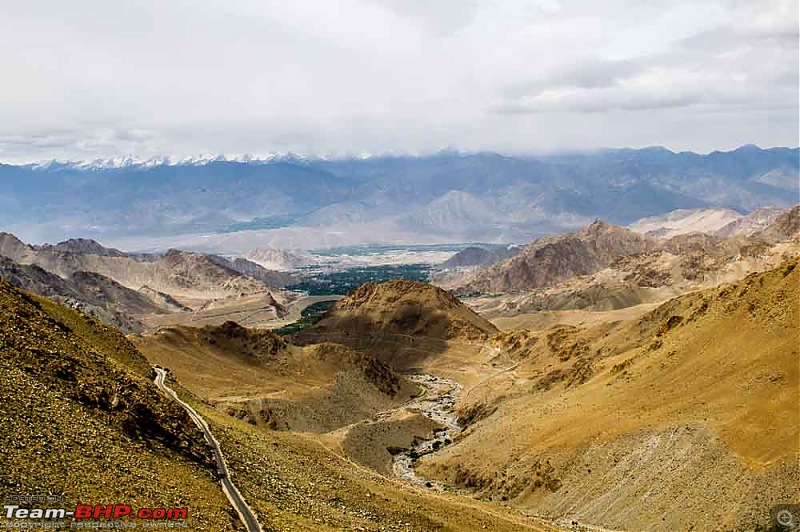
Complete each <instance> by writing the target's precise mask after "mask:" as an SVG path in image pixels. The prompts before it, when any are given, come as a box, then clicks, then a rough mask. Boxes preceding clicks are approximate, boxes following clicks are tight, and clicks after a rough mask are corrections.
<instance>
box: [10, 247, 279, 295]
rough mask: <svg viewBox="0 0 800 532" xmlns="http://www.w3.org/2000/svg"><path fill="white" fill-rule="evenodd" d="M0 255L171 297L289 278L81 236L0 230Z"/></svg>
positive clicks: (254, 288)
mask: <svg viewBox="0 0 800 532" xmlns="http://www.w3.org/2000/svg"><path fill="white" fill-rule="evenodd" d="M0 255H3V256H6V257H8V258H10V259H12V260H14V261H16V262H18V263H21V264H36V265H38V266H40V267H42V268H44V269H46V270H48V271H50V272H52V273H55V274H57V275H59V276H61V277H64V278H68V277H70V276H71V275H72V274H74V273H75V272H77V271H86V272H94V273H98V274H100V275H103V276H105V277H108V278H110V279H113V280H114V281H116V282H117V283H119V284H121V285H123V286H126V287H128V288H131V289H133V290H138V289H140V288H141V287H142V286H148V287H149V288H151V289H153V290H156V291H158V292H164V293H167V294H169V295H171V296H173V297H174V296H184V297H189V298H192V297H196V298H219V297H230V296H239V295H241V294H254V293H259V292H265V291H268V290H270V289H272V288H276V287H282V286H284V285H285V283H286V282H287V281H288V280H289V278H288V277H287V276H286V275H285V274H282V273H278V272H271V271H269V270H266V269H264V268H261V267H259V266H258V265H256V264H252V263H249V262H241V261H240V262H238V263H237V262H232V261H228V260H227V259H224V258H222V257H217V256H213V255H206V254H203V253H192V252H187V251H181V250H176V249H171V250H169V251H167V253H166V254H164V255H163V256H157V255H136V254H127V253H122V252H120V251H118V250H114V249H109V248H105V247H103V246H102V245H100V244H98V243H97V242H95V241H93V240H82V239H79V240H69V241H67V242H62V243H60V244H56V245H43V246H30V245H27V244H25V243H23V242H21V241H20V240H19V239H17V238H16V237H14V236H13V235H10V234H8V233H3V234H0ZM240 270H241V271H240ZM271 283H275V284H274V285H273V284H271Z"/></svg>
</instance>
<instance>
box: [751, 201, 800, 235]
mask: <svg viewBox="0 0 800 532" xmlns="http://www.w3.org/2000/svg"><path fill="white" fill-rule="evenodd" d="M798 236H800V205H797V206H795V207H793V208H791V209H789V210H788V211H785V212H782V213H781V214H779V215H778V216H776V217H775V219H774V220H773V222H772V223H771V224H770V225H768V226H767V227H766V228H764V229H763V230H761V231H758V232H756V233H754V234H753V235H752V239H753V240H756V241H763V242H767V243H775V242H781V241H785V240H792V239H797V238H798Z"/></svg>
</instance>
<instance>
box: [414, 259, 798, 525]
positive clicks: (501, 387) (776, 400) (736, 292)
mask: <svg viewBox="0 0 800 532" xmlns="http://www.w3.org/2000/svg"><path fill="white" fill-rule="evenodd" d="M799 289H800V268H798V260H797V259H794V260H791V261H788V262H786V263H784V264H782V265H781V266H779V267H778V268H776V269H773V270H770V271H768V272H766V273H762V274H753V275H750V276H748V277H747V278H745V279H743V280H741V281H739V282H736V283H733V284H730V285H723V286H720V287H718V288H713V289H709V290H705V291H701V292H696V293H691V294H688V295H685V296H681V297H678V298H676V299H673V300H671V301H669V302H667V303H665V304H663V305H661V306H660V307H658V308H657V309H655V310H653V311H652V312H650V313H648V314H646V315H644V317H642V318H641V319H637V320H635V321H634V322H616V323H615V322H610V323H605V324H599V325H595V326H588V327H581V328H576V327H569V326H556V327H553V328H550V329H544V330H535V331H524V330H521V331H516V332H506V333H502V334H501V335H498V336H496V337H495V338H494V339H493V340H492V341H493V343H494V345H495V346H497V347H498V348H499V349H502V350H503V351H504V352H505V353H506V356H508V357H510V362H513V361H516V365H515V366H513V368H514V369H513V371H509V372H505V373H502V374H498V376H497V377H496V378H494V379H491V380H488V381H486V382H485V383H483V384H480V385H478V386H475V387H473V388H468V389H467V390H466V391H465V393H464V394H463V395H462V399H461V403H460V405H459V409H460V412H461V415H462V420H463V421H464V423H467V424H469V427H468V428H467V430H466V431H465V432H464V433H463V435H462V437H461V438H460V440H459V441H457V443H456V444H455V445H453V446H451V447H447V448H445V449H444V450H443V451H441V452H439V453H437V454H435V455H431V456H430V457H429V458H427V459H426V460H424V461H423V466H422V468H421V469H422V471H423V473H424V474H427V475H431V476H434V477H436V478H441V479H445V480H447V481H449V482H451V483H454V484H456V485H459V486H463V487H467V488H471V489H474V490H475V492H476V493H477V494H479V495H480V496H482V497H485V498H489V499H493V500H503V501H507V502H508V503H510V504H513V505H514V506H516V507H519V508H526V509H529V510H531V511H534V512H536V513H540V514H541V513H543V514H546V515H551V516H553V517H562V518H566V519H568V520H571V519H575V520H578V521H582V522H587V523H592V524H595V525H599V526H603V527H607V528H614V529H648V530H683V529H688V528H690V527H692V526H693V527H695V528H699V529H715V528H720V527H721V528H724V529H736V530H739V529H751V528H753V527H755V526H757V525H765V524H766V523H767V522H768V520H769V517H768V515H769V508H770V507H771V506H772V505H774V504H777V503H779V502H782V501H792V500H798V498H800V492H798V484H797V478H798V475H799V474H800V471H798V466H797V464H798V446H797V442H798V437H800V434H799V433H798V430H799V427H800V419H798V417H799V416H800V413H799V412H798V408H797V397H798V392H800V389H799V388H798V386H799V383H798V364H797V360H798V343H797V334H798V329H799V324H798V319H799V318H800V314H799V313H798V308H797V307H798V305H797V301H798V298H799V297H800V292H798V290H799ZM498 441H502V442H503V445H502V446H498V445H497V442H498ZM642 493H647V497H643V496H642ZM709 501H713V504H710V502H709Z"/></svg>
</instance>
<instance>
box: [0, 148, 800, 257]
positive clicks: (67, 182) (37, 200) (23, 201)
mask: <svg viewBox="0 0 800 532" xmlns="http://www.w3.org/2000/svg"><path fill="white" fill-rule="evenodd" d="M797 176H798V149H796V148H773V149H769V150H762V149H759V148H756V147H752V146H746V147H742V148H739V149H737V150H733V151H730V152H712V153H710V154H708V155H699V154H695V153H690V152H684V153H673V152H670V151H669V150H665V149H663V148H662V149H641V150H606V151H600V152H595V153H584V154H571V155H557V156H546V157H538V158H533V157H509V156H503V155H497V154H492V153H473V154H462V153H451V152H447V153H441V154H438V155H434V156H425V157H375V158H369V159H351V160H346V159H345V160H315V159H302V160H301V159H276V160H272V161H266V162H257V163H254V162H231V161H211V162H208V163H206V164H202V165H192V164H185V165H181V164H175V165H168V164H160V165H153V166H131V167H126V166H123V167H119V168H97V169H93V170H82V169H80V168H75V167H70V166H64V165H55V166H50V167H44V168H40V169H37V168H34V167H16V166H9V165H0V179H2V180H3V181H4V182H5V183H6V184H7V187H6V190H8V192H7V193H6V195H5V196H4V198H3V199H2V200H1V201H2V203H3V205H4V206H6V204H7V208H6V209H4V210H3V213H4V216H0V224H2V225H3V226H4V227H5V228H7V229H12V230H15V231H17V232H20V231H24V232H22V233H21V234H22V235H23V236H24V237H25V238H27V239H33V240H46V239H50V238H53V236H61V235H62V234H63V229H60V227H61V226H68V227H70V228H71V229H70V231H73V232H75V233H78V234H80V235H84V236H102V237H103V238H104V239H107V238H113V239H117V240H118V239H121V238H122V237H123V236H125V237H135V236H139V237H145V236H146V237H167V236H173V237H175V236H176V235H177V236H180V235H187V236H186V237H185V240H186V242H193V243H196V242H197V240H196V239H192V238H189V236H188V235H193V234H194V235H198V234H203V233H214V234H215V237H219V238H218V239H217V240H215V241H214V245H215V246H216V247H217V248H219V251H223V248H226V246H228V247H233V242H237V243H236V246H238V247H242V245H241V244H239V243H238V240H237V239H234V240H232V241H231V243H227V242H228V240H229V239H228V238H227V236H226V235H228V234H229V233H231V232H234V233H239V234H241V232H242V231H248V234H247V238H248V239H249V240H248V242H249V245H248V246H247V248H254V247H258V246H259V241H262V242H263V243H269V242H270V241H271V239H270V236H272V237H275V236H280V237H281V238H279V239H278V240H279V241H280V242H288V241H294V242H295V245H299V246H300V247H304V242H307V241H311V240H314V239H313V238H312V236H313V235H314V231H317V232H319V229H318V228H322V232H323V233H324V232H327V231H335V230H336V227H337V226H348V227H349V228H350V229H349V233H348V234H349V235H350V236H349V237H348V239H349V240H352V241H351V242H349V243H351V244H352V243H366V240H367V236H366V235H369V234H370V231H369V227H371V224H376V225H375V227H381V228H382V230H383V231H385V234H386V235H387V238H391V239H393V240H397V241H404V242H406V243H411V242H414V241H416V242H429V241H431V238H434V239H438V240H439V241H450V242H453V241H462V242H464V241H505V242H512V241H520V240H529V239H531V238H533V237H535V236H537V235H541V234H544V233H548V232H549V233H553V232H561V231H563V230H565V229H575V228H577V227H579V226H581V225H585V223H587V222H588V221H590V220H591V219H594V218H602V219H606V220H609V221H610V222H613V223H617V224H627V223H631V222H633V221H635V220H637V219H640V218H642V217H645V216H654V215H660V214H664V213H667V212H670V211H673V210H675V209H681V208H682V209H687V208H728V209H734V210H737V211H739V212H742V213H744V212H749V211H751V210H753V209H756V208H759V207H767V206H782V207H788V206H790V205H792V204H794V203H795V202H796V198H797V195H798V186H797ZM87 197H94V198H102V199H103V201H102V202H98V203H96V204H94V205H91V206H90V207H89V210H88V211H87V209H86V201H85V199H86V198H87ZM353 213H357V214H355V215H354V214H353ZM353 224H355V226H357V227H359V228H362V230H361V231H359V230H356V228H355V226H353ZM57 227H59V229H56V228H57ZM289 228H303V230H302V231H301V232H295V233H287V232H286V230H287V229H289ZM282 231H283V232H282ZM292 235H293V236H292ZM182 238H184V237H180V238H178V242H173V244H172V247H175V246H176V245H177V246H181V245H182V243H181V242H180V240H181V239H182ZM292 239H294V240H292ZM263 243H262V245H263ZM339 243H340V244H345V243H348V242H339ZM166 247H168V246H165V248H166ZM165 248H164V249H165ZM245 250H246V248H245V249H241V250H238V251H241V252H243V251H245ZM228 251H230V250H228Z"/></svg>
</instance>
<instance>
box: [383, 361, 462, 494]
mask: <svg viewBox="0 0 800 532" xmlns="http://www.w3.org/2000/svg"><path fill="white" fill-rule="evenodd" d="M406 379H407V380H409V381H411V382H414V383H417V384H419V385H420V386H422V387H423V388H424V389H425V392H424V393H423V394H422V395H420V396H419V397H418V398H417V399H415V400H414V401H412V402H411V403H409V404H407V405H405V407H406V408H418V409H419V410H420V411H421V412H422V414H423V415H425V416H426V417H428V418H430V419H432V420H433V421H436V422H437V423H440V424H442V425H444V428H442V429H439V430H437V431H435V432H434V437H433V438H431V439H429V440H423V441H420V442H419V443H417V444H416V445H414V446H413V447H411V448H410V449H408V450H406V451H402V452H400V453H398V454H396V455H395V456H394V463H393V464H392V471H393V472H394V474H395V475H396V476H397V477H398V478H400V479H402V480H404V481H406V482H409V483H411V484H415V485H417V486H422V487H427V488H433V489H439V490H443V489H444V485H442V484H440V483H438V482H435V481H432V480H428V479H425V478H422V477H420V476H419V475H417V473H416V471H415V470H414V464H415V463H416V460H417V458H419V457H421V456H424V455H426V454H430V453H433V452H436V451H438V450H439V449H441V448H442V447H444V446H446V445H449V444H450V443H452V442H453V439H454V438H455V436H456V435H457V434H458V433H459V432H461V427H459V425H458V416H457V415H456V413H455V405H456V400H457V398H458V394H459V393H460V392H461V385H460V384H459V383H457V382H455V381H452V380H449V379H443V378H440V377H435V376H433V375H427V374H418V375H408V376H406Z"/></svg>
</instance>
